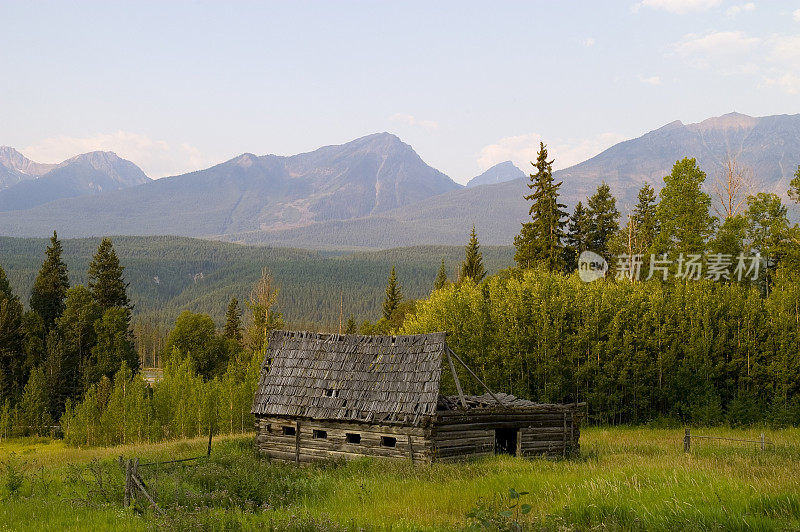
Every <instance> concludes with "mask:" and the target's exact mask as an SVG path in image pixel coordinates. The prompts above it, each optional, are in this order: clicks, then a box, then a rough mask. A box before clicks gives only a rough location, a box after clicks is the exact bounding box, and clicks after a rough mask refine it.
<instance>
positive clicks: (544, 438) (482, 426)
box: [431, 405, 580, 460]
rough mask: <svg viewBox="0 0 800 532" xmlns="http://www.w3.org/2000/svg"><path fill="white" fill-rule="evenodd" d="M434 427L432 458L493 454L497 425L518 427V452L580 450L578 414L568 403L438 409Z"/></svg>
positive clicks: (559, 453) (500, 427) (557, 452)
mask: <svg viewBox="0 0 800 532" xmlns="http://www.w3.org/2000/svg"><path fill="white" fill-rule="evenodd" d="M433 427H434V428H433V433H432V435H431V439H432V442H433V455H434V460H448V459H452V458H459V457H473V456H484V455H487V454H493V453H494V452H495V430H496V429H516V430H517V431H518V432H517V449H516V454H517V455H518V456H531V455H536V454H549V455H571V454H574V453H577V452H578V450H579V443H578V442H579V439H580V418H579V415H578V412H577V409H576V408H574V407H572V406H571V405H542V407H538V408H535V409H517V410H513V411H509V410H505V411H500V410H497V409H489V408H487V409H483V411H479V410H470V411H467V412H464V411H458V410H452V411H446V412H439V413H438V414H437V416H436V419H435V422H434V424H433Z"/></svg>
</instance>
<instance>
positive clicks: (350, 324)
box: [344, 315, 358, 334]
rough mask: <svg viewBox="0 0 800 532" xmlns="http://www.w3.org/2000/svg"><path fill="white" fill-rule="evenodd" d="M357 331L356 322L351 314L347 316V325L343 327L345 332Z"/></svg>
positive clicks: (352, 332) (353, 332)
mask: <svg viewBox="0 0 800 532" xmlns="http://www.w3.org/2000/svg"><path fill="white" fill-rule="evenodd" d="M356 332H358V324H357V323H356V319H355V318H354V317H353V316H352V315H351V316H350V317H349V318H347V325H345V327H344V333H345V334H355V333H356Z"/></svg>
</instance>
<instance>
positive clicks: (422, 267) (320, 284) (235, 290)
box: [0, 233, 514, 328]
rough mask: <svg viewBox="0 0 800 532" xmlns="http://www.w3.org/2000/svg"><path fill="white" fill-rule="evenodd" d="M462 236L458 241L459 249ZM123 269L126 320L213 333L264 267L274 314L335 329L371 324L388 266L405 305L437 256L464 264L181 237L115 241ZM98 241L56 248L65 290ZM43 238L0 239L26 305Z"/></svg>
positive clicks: (440, 252)
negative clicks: (203, 322) (201, 317)
mask: <svg viewBox="0 0 800 532" xmlns="http://www.w3.org/2000/svg"><path fill="white" fill-rule="evenodd" d="M468 236H469V235H468V234H467V233H465V234H464V236H463V240H464V243H466V241H467V238H468ZM113 241H114V246H115V248H116V250H117V253H118V254H119V257H120V260H121V262H122V264H123V265H124V266H125V279H126V280H127V281H128V282H129V283H130V287H129V288H128V292H129V294H130V298H131V301H132V302H133V304H134V317H135V318H144V319H148V320H150V319H152V320H156V321H157V322H158V323H160V324H163V325H171V324H172V323H174V321H175V318H176V317H177V316H178V314H180V312H181V310H184V309H190V310H193V311H195V312H203V313H207V314H210V315H211V316H212V317H213V318H214V320H215V321H216V322H217V323H218V324H219V325H221V324H222V319H223V316H224V314H225V306H226V305H227V303H228V300H229V299H230V297H232V296H235V297H237V298H238V299H239V301H246V300H247V298H248V295H249V292H250V290H251V288H252V286H253V284H254V283H255V282H256V281H257V280H258V278H259V276H260V275H261V270H262V268H267V269H268V270H269V271H270V272H271V274H272V276H273V277H274V278H275V281H276V284H277V286H278V288H279V290H280V293H279V296H278V308H279V310H280V311H281V312H282V313H283V315H284V317H285V319H286V320H287V322H288V323H290V324H293V325H296V326H298V327H304V326H307V327H313V328H317V327H321V328H331V327H334V326H337V327H338V322H339V303H340V299H341V301H342V305H343V312H344V319H347V318H348V317H349V316H351V315H352V316H353V317H354V318H355V319H357V320H358V321H359V322H360V321H362V320H364V319H370V320H374V319H376V318H377V317H378V315H379V314H380V306H381V301H382V299H383V289H384V287H385V285H386V278H387V276H388V275H389V270H390V269H391V267H392V265H395V266H396V268H397V275H398V279H399V282H400V284H401V286H402V291H403V294H404V296H405V297H408V298H419V297H423V296H427V295H428V294H429V293H430V291H431V289H432V287H433V281H434V278H435V277H436V272H437V269H438V267H439V264H440V262H441V260H442V258H444V259H445V262H446V266H447V270H448V272H449V276H450V278H451V280H454V279H455V277H456V275H455V270H456V267H457V264H458V263H459V262H460V261H461V260H462V259H463V256H464V249H463V247H461V246H427V247H414V248H401V249H391V250H385V251H375V252H359V253H353V254H341V253H340V254H330V253H329V254H324V253H320V252H316V251H306V250H299V249H289V248H272V247H260V246H244V245H239V244H231V243H227V242H214V241H207V240H198V239H192V238H183V237H168V236H165V237H115V238H113ZM99 242H100V239H99V238H86V239H77V240H64V241H63V246H64V262H65V263H66V264H67V266H68V268H69V274H70V282H71V284H72V285H75V284H82V283H85V282H86V266H87V265H88V264H89V261H90V260H91V257H92V254H93V253H94V251H95V250H96V249H97V246H98V244H99ZM47 243H48V241H47V240H46V239H15V238H2V237H0V266H2V267H3V268H4V269H5V270H6V273H7V275H8V277H9V280H10V282H11V285H12V287H13V289H14V292H15V293H17V294H20V296H21V299H22V300H23V301H25V302H27V297H28V294H30V290H31V286H32V285H33V280H34V278H35V277H36V273H37V272H38V271H39V267H40V266H41V262H42V257H43V256H44V250H45V248H46V247H47ZM483 253H484V261H485V263H486V266H487V268H488V269H489V270H490V271H491V272H495V271H497V270H499V269H502V268H505V267H508V266H510V265H511V264H513V255H514V253H513V248H511V247H486V248H484V249H483Z"/></svg>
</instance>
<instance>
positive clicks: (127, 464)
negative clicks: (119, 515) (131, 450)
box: [122, 458, 131, 508]
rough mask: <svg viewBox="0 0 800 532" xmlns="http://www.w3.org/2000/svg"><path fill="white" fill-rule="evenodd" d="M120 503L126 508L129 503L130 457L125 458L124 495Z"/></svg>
mask: <svg viewBox="0 0 800 532" xmlns="http://www.w3.org/2000/svg"><path fill="white" fill-rule="evenodd" d="M122 505H123V506H124V507H125V508H127V507H129V506H130V505H131V459H130V458H128V459H127V460H125V495H124V497H123V499H122Z"/></svg>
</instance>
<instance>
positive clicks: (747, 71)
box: [0, 0, 800, 183]
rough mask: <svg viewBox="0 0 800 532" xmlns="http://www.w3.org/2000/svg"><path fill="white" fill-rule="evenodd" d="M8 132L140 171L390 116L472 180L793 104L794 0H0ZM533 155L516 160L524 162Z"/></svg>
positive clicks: (316, 140) (260, 150)
mask: <svg viewBox="0 0 800 532" xmlns="http://www.w3.org/2000/svg"><path fill="white" fill-rule="evenodd" d="M0 98H1V99H2V106H0V145H2V144H6V145H11V146H14V147H17V148H18V149H20V150H21V151H22V152H23V153H25V154H26V155H28V156H29V157H32V158H34V159H37V160H40V161H41V162H53V161H56V160H60V159H62V158H64V157H66V156H68V155H74V154H76V153H78V152H82V151H89V150H92V149H113V150H114V151H117V152H118V153H119V154H120V155H122V156H124V157H128V158H130V159H131V160H133V161H134V162H136V163H137V164H139V165H141V166H142V167H143V169H144V170H145V171H146V172H148V174H149V175H151V176H152V177H160V176H163V175H168V174H175V173H181V172H184V171H189V170H193V169H197V168H202V167H205V166H208V165H210V164H213V163H217V162H221V161H222V160H225V159H228V158H230V157H233V156H235V155H237V154H239V153H242V152H246V151H247V152H253V153H256V154H259V155H262V154H266V153H277V154H293V153H298V152H302V151H309V150H312V149H315V148H317V147H319V146H322V145H326V144H338V143H342V142H346V141H348V140H351V139H353V138H356V137H360V136H363V135H367V134H370V133H374V132H378V131H390V132H393V133H395V134H397V135H398V136H400V138H402V139H403V140H404V141H406V142H408V143H409V144H411V145H412V146H413V147H414V148H415V149H416V150H417V152H418V153H419V154H420V155H421V156H422V157H423V159H425V161H426V162H428V163H429V164H431V165H433V166H435V167H436V168H438V169H440V170H441V171H443V172H445V173H447V174H448V175H450V176H451V177H452V178H453V179H455V180H457V181H460V182H462V183H463V182H466V180H468V179H469V178H471V177H473V176H474V175H476V174H477V173H479V172H480V171H481V170H483V169H485V168H486V167H488V166H489V165H490V164H493V163H496V162H500V161H502V160H506V159H512V160H514V161H515V162H516V163H517V164H520V165H522V164H523V163H524V161H525V160H526V159H528V158H529V157H530V156H531V154H532V152H533V150H535V147H536V146H537V145H538V139H539V138H543V139H544V141H545V142H547V143H549V144H550V145H551V148H552V153H553V154H554V155H555V157H556V164H557V166H564V165H565V164H568V163H575V162H578V161H580V160H583V159H585V158H587V157H589V156H591V155H594V154H595V153H597V152H598V151H600V150H601V149H603V148H606V147H608V146H609V145H611V144H613V143H614V142H616V141H618V140H621V139H625V138H630V137H635V136H639V135H641V134H643V133H645V132H647V131H649V130H651V129H655V128H657V127H660V126H661V125H663V124H665V123H667V122H670V121H672V120H682V121H684V122H687V123H688V122H695V121H699V120H702V119H704V118H707V117H710V116H715V115H719V114H723V113H727V112H730V111H733V110H735V111H739V112H742V113H746V114H750V115H755V116H762V115H769V114H782V113H788V114H793V113H798V112H800V105H798V104H800V2H798V1H794V2H789V1H755V2H744V1H726V0H644V1H641V0H626V1H619V2H598V1H587V2H577V1H576V2H560V1H559V2H537V1H527V2H469V1H464V0H460V1H458V2H430V1H428V2H393V3H389V2H375V1H369V2H332V1H329V2H275V3H272V2H206V1H203V2H200V1H195V2H177V1H174V2H167V1H162V2H143V1H137V2H109V1H104V2H31V1H19V2H16V1H3V0H0ZM528 167H529V165H526V166H523V169H524V170H526V171H527V170H528Z"/></svg>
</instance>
